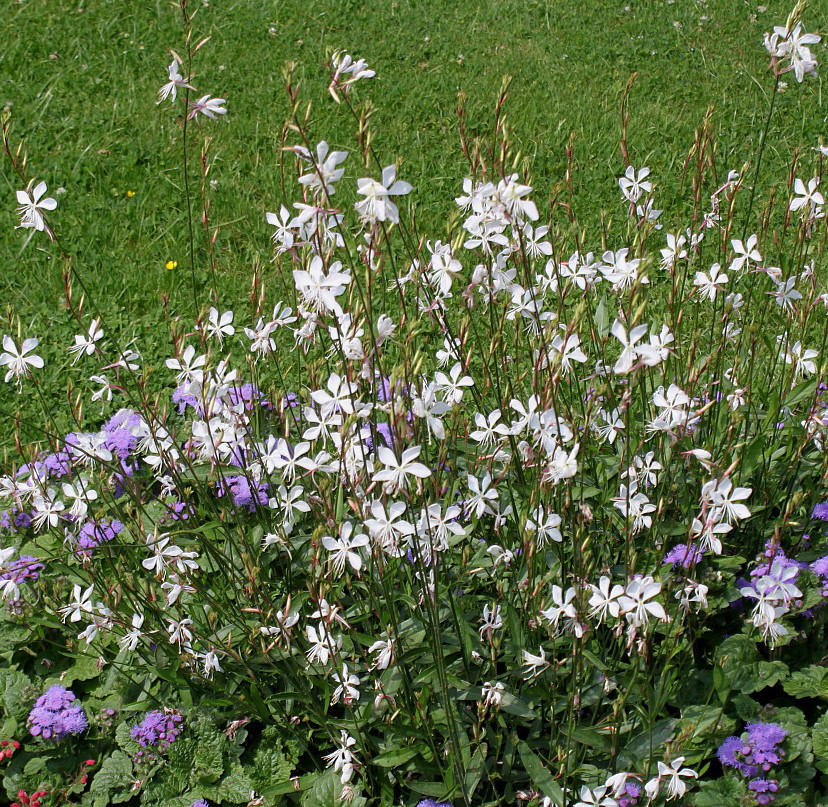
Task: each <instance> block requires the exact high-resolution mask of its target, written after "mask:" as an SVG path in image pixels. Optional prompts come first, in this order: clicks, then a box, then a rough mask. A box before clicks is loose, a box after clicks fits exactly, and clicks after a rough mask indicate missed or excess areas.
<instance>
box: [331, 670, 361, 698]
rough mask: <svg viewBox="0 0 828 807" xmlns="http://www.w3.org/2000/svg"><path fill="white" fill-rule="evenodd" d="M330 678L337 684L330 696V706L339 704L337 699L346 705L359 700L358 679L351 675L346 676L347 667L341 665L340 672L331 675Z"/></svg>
mask: <svg viewBox="0 0 828 807" xmlns="http://www.w3.org/2000/svg"><path fill="white" fill-rule="evenodd" d="M331 678H333V679H334V681H336V683H337V685H338V686H337V687H336V689H335V690H334V691H333V695H332V696H331V704H334V703H339V699H340V698H342V700H343V701H344V702H345V703H346V704H350V703H354V702H356V701H358V700H359V677H358V676H356V675H353V674H350V675H349V674H348V665H347V664H345V663H343V664H342V672H341V673H338V672H333V673H331Z"/></svg>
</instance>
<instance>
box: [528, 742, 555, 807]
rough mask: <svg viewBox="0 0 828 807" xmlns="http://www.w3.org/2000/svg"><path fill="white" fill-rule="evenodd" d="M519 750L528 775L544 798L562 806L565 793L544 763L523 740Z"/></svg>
mask: <svg viewBox="0 0 828 807" xmlns="http://www.w3.org/2000/svg"><path fill="white" fill-rule="evenodd" d="M517 749H518V753H519V754H520V759H521V762H523V767H524V768H525V769H526V773H528V774H529V778H530V779H531V780H532V784H533V785H535V787H537V788H538V789H539V790H540V791H541V792H542V793H543V795H544V796H548V797H549V798H550V799H552V803H553V804H556V805H562V804H563V802H564V797H563V791H562V790H561V788H560V785H559V784H558V783H557V782H556V781H555V780H554V778H553V777H552V774H551V773H550V772H549V771H548V770H547V768H546V766H545V765H544V764H543V762H541V759H540V757H539V756H538V755H537V754H536V753H535V752H534V751H533V750H532V749H531V748H530V747H529V746H528V745H527V744H526V743H525V742H524V741H523V740H521V741H520V742H518V744H517Z"/></svg>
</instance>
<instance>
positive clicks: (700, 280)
mask: <svg viewBox="0 0 828 807" xmlns="http://www.w3.org/2000/svg"><path fill="white" fill-rule="evenodd" d="M727 282H728V276H727V275H726V274H725V273H724V272H723V271H722V267H721V266H720V265H719V264H718V263H714V264H713V265H712V266H711V267H710V271H709V272H696V279H695V280H694V281H693V285H694V286H698V288H699V290H700V292H701V295H702V297H706V298H707V299H708V300H710V302H711V303H713V302H715V301H716V294H718V292H720V291H721V290H722V289H723V288H724V285H725V283H727Z"/></svg>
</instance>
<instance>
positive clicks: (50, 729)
mask: <svg viewBox="0 0 828 807" xmlns="http://www.w3.org/2000/svg"><path fill="white" fill-rule="evenodd" d="M75 700H76V698H75V693H74V692H71V691H70V690H68V689H66V688H65V687H62V686H52V687H49V689H47V690H46V692H44V693H43V694H42V695H41V696H40V697H39V698H38V699H37V700H36V701H35V705H34V707H33V708H32V711H31V712H29V719H28V720H27V721H26V725H27V726H28V728H29V733H30V734H31V735H32V736H33V737H42V738H43V739H44V740H49V739H54V740H60V739H62V738H63V737H65V736H66V735H68V734H80V733H81V732H83V731H86V729H87V728H89V721H88V720H87V719H86V713H85V712H84V711H83V707H82V706H81V705H80V704H77V703H74V701H75Z"/></svg>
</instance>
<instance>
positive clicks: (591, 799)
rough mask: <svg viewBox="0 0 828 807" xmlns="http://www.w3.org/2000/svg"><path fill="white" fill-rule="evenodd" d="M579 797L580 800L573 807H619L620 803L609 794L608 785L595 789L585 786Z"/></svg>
mask: <svg viewBox="0 0 828 807" xmlns="http://www.w3.org/2000/svg"><path fill="white" fill-rule="evenodd" d="M578 796H579V800H578V801H576V802H575V803H574V805H573V807H618V802H617V801H616V800H615V799H614V798H613V797H612V794H611V793H609V788H608V787H607V786H606V785H599V786H598V787H594V788H589V787H587V786H586V785H583V786H582V787H581V791H580V793H579V794H578Z"/></svg>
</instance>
